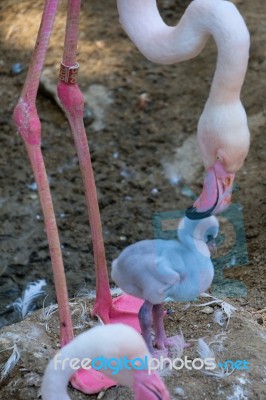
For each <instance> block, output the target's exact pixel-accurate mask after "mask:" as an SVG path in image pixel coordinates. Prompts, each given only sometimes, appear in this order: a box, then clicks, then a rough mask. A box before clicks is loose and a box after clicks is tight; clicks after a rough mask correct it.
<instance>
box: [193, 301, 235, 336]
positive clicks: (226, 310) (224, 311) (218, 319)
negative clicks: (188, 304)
mask: <svg viewBox="0 0 266 400" xmlns="http://www.w3.org/2000/svg"><path fill="white" fill-rule="evenodd" d="M200 297H210V298H212V299H213V300H211V301H208V302H207V303H204V304H194V306H195V307H205V306H209V305H210V304H217V305H218V306H220V307H221V310H216V311H215V313H214V322H215V323H217V324H218V325H220V326H223V325H224V324H225V321H226V320H227V324H226V327H225V329H227V327H228V324H229V322H230V318H231V316H232V314H233V313H234V312H235V311H237V309H236V307H234V306H232V304H229V303H227V302H226V301H224V300H221V299H218V298H217V297H214V296H211V295H210V294H208V293H202V294H201V295H200Z"/></svg>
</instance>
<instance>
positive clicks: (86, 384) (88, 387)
mask: <svg viewBox="0 0 266 400" xmlns="http://www.w3.org/2000/svg"><path fill="white" fill-rule="evenodd" d="M70 382H71V385H72V386H73V387H74V388H75V389H77V390H79V391H81V392H83V393H86V394H97V393H100V392H101V391H102V390H106V389H109V388H110V387H113V386H116V385H117V383H116V382H115V381H113V380H112V379H109V378H107V376H105V375H103V374H102V373H101V372H99V371H96V370H94V369H92V368H91V369H79V370H78V371H77V372H76V373H75V375H73V376H72V378H71V380H70Z"/></svg>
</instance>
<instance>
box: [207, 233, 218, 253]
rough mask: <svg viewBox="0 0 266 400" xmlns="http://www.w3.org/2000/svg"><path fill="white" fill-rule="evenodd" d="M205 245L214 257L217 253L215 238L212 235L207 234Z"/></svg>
mask: <svg viewBox="0 0 266 400" xmlns="http://www.w3.org/2000/svg"><path fill="white" fill-rule="evenodd" d="M207 246H208V248H209V250H210V253H211V256H212V257H215V256H216V255H217V245H216V241H215V238H214V237H213V236H212V235H209V236H208V241H207Z"/></svg>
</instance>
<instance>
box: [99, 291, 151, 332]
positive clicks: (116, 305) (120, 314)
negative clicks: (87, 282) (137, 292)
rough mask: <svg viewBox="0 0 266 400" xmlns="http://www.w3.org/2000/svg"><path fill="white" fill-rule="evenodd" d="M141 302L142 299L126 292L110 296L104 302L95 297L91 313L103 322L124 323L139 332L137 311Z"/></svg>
mask: <svg viewBox="0 0 266 400" xmlns="http://www.w3.org/2000/svg"><path fill="white" fill-rule="evenodd" d="M142 304H143V300H141V299H138V298H137V297H133V296H130V295H128V294H123V295H121V296H118V297H114V298H112V299H111V298H110V302H106V304H104V303H103V302H102V301H99V300H97V299H96V301H95V305H94V309H93V312H92V314H93V316H96V317H98V318H99V319H100V320H101V321H102V322H103V323H104V324H110V323H111V324H114V323H124V324H126V325H130V326H132V328H134V329H136V330H137V331H138V332H140V325H139V319H138V313H139V310H140V308H141V306H142Z"/></svg>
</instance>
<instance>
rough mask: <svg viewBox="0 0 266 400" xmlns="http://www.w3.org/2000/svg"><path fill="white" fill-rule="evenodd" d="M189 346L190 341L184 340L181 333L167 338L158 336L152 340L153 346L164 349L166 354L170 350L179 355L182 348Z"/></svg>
mask: <svg viewBox="0 0 266 400" xmlns="http://www.w3.org/2000/svg"><path fill="white" fill-rule="evenodd" d="M191 346H192V345H191V343H187V342H185V339H184V337H183V336H182V335H176V336H171V337H169V338H167V337H158V338H157V339H156V340H155V342H154V347H155V348H156V349H158V350H159V351H166V354H167V355H168V354H169V350H170V352H171V353H175V355H176V356H177V355H178V356H181V355H182V353H183V350H184V349H186V348H189V347H191ZM155 351H156V350H155Z"/></svg>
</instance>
